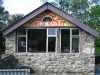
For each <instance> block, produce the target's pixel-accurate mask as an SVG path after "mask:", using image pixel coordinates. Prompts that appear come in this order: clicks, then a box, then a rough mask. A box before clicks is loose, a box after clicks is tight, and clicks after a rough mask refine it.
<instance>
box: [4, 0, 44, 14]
mask: <svg viewBox="0 0 100 75" xmlns="http://www.w3.org/2000/svg"><path fill="white" fill-rule="evenodd" d="M42 4H43V3H42V2H41V1H40V0H4V2H3V6H4V7H5V10H7V11H9V13H10V14H15V13H20V14H24V15H26V14H28V13H30V12H31V11H33V10H35V9H37V8H38V7H39V6H41V5H42Z"/></svg>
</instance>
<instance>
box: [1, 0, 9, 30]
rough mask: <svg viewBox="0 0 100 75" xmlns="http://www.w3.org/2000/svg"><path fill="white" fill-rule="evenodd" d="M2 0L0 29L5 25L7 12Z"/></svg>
mask: <svg viewBox="0 0 100 75" xmlns="http://www.w3.org/2000/svg"><path fill="white" fill-rule="evenodd" d="M2 4H3V0H0V31H1V30H3V29H4V28H5V27H7V20H8V17H9V12H8V11H6V10H5V8H4V7H3V6H2Z"/></svg>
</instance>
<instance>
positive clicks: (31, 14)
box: [2, 2, 99, 37]
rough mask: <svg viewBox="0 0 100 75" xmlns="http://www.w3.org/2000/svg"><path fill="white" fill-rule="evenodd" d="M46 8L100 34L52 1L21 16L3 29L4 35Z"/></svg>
mask: <svg viewBox="0 0 100 75" xmlns="http://www.w3.org/2000/svg"><path fill="white" fill-rule="evenodd" d="M45 10H50V11H52V12H55V13H56V14H58V15H59V16H62V17H63V18H64V19H66V20H68V21H69V22H71V23H73V24H75V25H76V26H78V27H79V28H81V29H83V30H85V31H86V32H88V33H90V34H92V35H93V36H95V37H98V36H99V32H97V31H95V30H94V29H92V28H90V27H89V26H87V25H85V24H83V23H82V22H80V21H79V20H77V19H75V18H74V17H72V16H71V15H69V14H67V13H65V12H63V11H61V10H60V9H58V8H56V7H55V6H53V5H51V4H50V3H48V2H47V3H45V4H44V5H42V6H40V7H39V8H37V9H36V10H34V11H32V12H31V13H29V14H28V15H26V16H25V17H23V18H21V19H20V20H19V21H17V22H15V23H14V24H12V25H11V26H9V27H7V28H6V29H4V30H3V31H2V34H3V35H7V34H8V33H10V32H12V31H13V30H15V29H16V28H18V27H19V26H21V25H22V24H24V23H25V22H27V21H29V20H30V19H32V18H34V17H35V16H37V15H38V14H40V13H42V12H43V11H45Z"/></svg>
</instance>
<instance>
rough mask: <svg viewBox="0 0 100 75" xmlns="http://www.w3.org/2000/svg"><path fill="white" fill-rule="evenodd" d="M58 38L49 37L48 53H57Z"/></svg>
mask: <svg viewBox="0 0 100 75" xmlns="http://www.w3.org/2000/svg"><path fill="white" fill-rule="evenodd" d="M55 48H56V37H48V52H55Z"/></svg>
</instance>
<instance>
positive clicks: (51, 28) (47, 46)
mask: <svg viewBox="0 0 100 75" xmlns="http://www.w3.org/2000/svg"><path fill="white" fill-rule="evenodd" d="M49 29H55V31H56V32H55V33H56V34H55V35H49V34H48V30H49ZM49 37H55V38H56V43H55V46H56V47H55V52H56V53H57V28H47V42H46V43H47V44H46V53H49V51H48V38H49Z"/></svg>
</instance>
